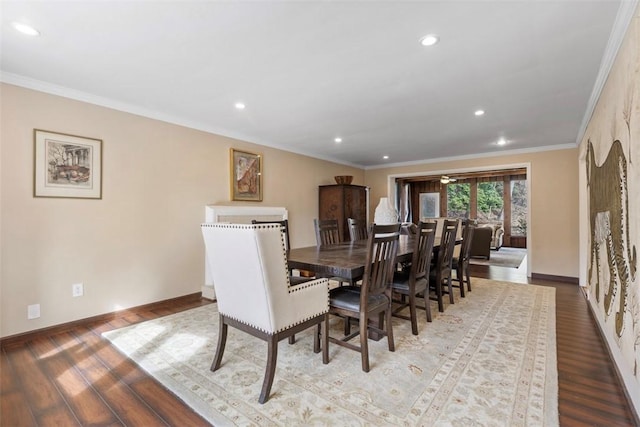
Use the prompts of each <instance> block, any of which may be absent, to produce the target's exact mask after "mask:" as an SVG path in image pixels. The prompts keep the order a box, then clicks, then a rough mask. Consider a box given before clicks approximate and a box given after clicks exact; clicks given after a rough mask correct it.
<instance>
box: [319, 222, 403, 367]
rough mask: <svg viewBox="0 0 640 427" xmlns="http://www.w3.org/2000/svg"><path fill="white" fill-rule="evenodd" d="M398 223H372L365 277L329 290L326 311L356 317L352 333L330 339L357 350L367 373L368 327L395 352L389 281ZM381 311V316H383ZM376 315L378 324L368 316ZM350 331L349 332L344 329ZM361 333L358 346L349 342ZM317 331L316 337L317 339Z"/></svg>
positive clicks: (398, 233)
mask: <svg viewBox="0 0 640 427" xmlns="http://www.w3.org/2000/svg"><path fill="white" fill-rule="evenodd" d="M399 236H400V224H393V225H375V224H372V226H371V229H370V231H369V240H368V242H367V257H366V262H365V269H364V276H363V278H362V285H360V286H343V287H339V288H335V289H332V290H330V291H329V314H334V315H337V316H340V317H343V318H346V319H345V322H346V323H347V324H349V322H347V320H348V319H350V318H354V319H358V321H359V327H358V330H357V331H356V332H354V333H348V334H345V336H344V337H342V338H334V337H331V336H329V338H328V339H329V341H330V342H332V343H335V344H338V345H340V346H342V347H346V348H349V349H351V350H355V351H358V352H360V354H361V359H362V370H363V371H365V372H369V369H370V367H369V345H368V340H369V334H368V333H369V330H371V331H375V332H376V333H378V334H380V335H381V336H385V335H386V336H387V341H388V345H389V351H395V344H394V342H393V328H392V322H391V287H390V282H391V278H392V277H393V271H394V270H395V266H396V255H397V252H398V238H399ZM383 314H384V317H383ZM374 316H378V317H379V318H378V325H377V326H376V325H374V324H373V323H371V322H369V319H370V318H372V317H374ZM322 327H324V328H325V330H329V318H328V317H327V319H326V321H325V322H324V326H322ZM345 332H350V331H345ZM357 335H360V346H357V345H355V344H352V343H350V342H349V340H351V339H352V338H354V337H355V336H357ZM318 336H319V335H318V334H316V340H318V339H319V338H318Z"/></svg>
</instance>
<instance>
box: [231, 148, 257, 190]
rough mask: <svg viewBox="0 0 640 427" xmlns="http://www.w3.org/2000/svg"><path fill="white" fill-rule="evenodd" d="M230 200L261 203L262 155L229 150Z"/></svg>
mask: <svg viewBox="0 0 640 427" xmlns="http://www.w3.org/2000/svg"><path fill="white" fill-rule="evenodd" d="M229 157H230V159H231V165H230V167H231V200H238V201H249V202H261V201H262V155H261V154H255V153H250V152H248V151H242V150H236V149H233V148H232V149H231V150H230V156H229Z"/></svg>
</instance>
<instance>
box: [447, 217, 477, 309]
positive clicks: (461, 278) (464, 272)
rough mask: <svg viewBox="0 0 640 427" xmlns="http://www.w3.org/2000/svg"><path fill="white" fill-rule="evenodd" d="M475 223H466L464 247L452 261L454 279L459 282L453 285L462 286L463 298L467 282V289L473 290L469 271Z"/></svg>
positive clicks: (463, 231)
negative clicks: (454, 273)
mask: <svg viewBox="0 0 640 427" xmlns="http://www.w3.org/2000/svg"><path fill="white" fill-rule="evenodd" d="M475 229H476V227H475V225H474V224H472V223H471V222H467V223H466V224H465V225H464V229H463V230H462V247H461V248H460V254H459V255H458V256H457V257H453V259H452V261H451V269H452V270H454V271H455V272H456V277H455V279H452V280H453V281H454V282H457V283H458V284H457V285H452V286H453V287H456V288H457V287H459V288H460V296H461V297H462V298H464V297H465V295H464V285H465V283H466V284H467V290H468V291H469V292H471V275H470V273H469V258H470V257H471V244H472V241H473V236H474V234H475Z"/></svg>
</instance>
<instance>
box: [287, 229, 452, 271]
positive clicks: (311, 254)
mask: <svg viewBox="0 0 640 427" xmlns="http://www.w3.org/2000/svg"><path fill="white" fill-rule="evenodd" d="M417 237H418V236H417V235H416V234H402V235H400V238H399V242H398V254H397V255H396V261H397V262H399V263H401V262H411V258H412V256H413V248H414V246H415V239H416V238H417ZM367 242H368V241H367V240H355V241H349V242H341V243H337V244H333V245H316V246H307V247H303V248H296V249H291V250H290V251H289V253H288V256H287V261H288V264H289V268H294V269H298V270H306V271H313V272H315V273H316V274H318V275H320V276H322V277H339V278H342V279H345V281H353V280H356V279H360V278H362V276H363V275H364V265H365V263H366V260H367ZM456 243H457V242H456ZM433 248H434V252H437V250H438V249H439V248H440V236H436V238H435V242H434V246H433Z"/></svg>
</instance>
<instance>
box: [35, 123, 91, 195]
mask: <svg viewBox="0 0 640 427" xmlns="http://www.w3.org/2000/svg"><path fill="white" fill-rule="evenodd" d="M33 195H34V197H71V198H83V199H101V198H102V140H100V139H95V138H86V137H82V136H76V135H67V134H64V133H56V132H49V131H45V130H40V129H35V130H34V181H33Z"/></svg>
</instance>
